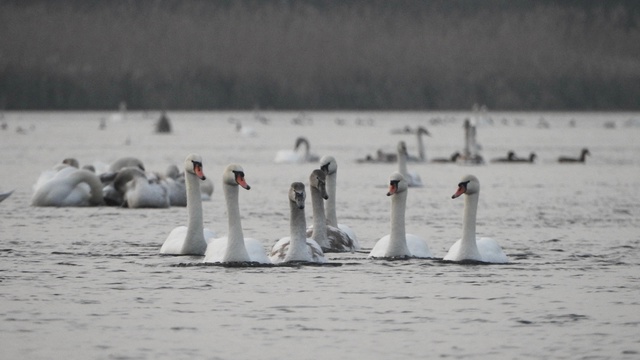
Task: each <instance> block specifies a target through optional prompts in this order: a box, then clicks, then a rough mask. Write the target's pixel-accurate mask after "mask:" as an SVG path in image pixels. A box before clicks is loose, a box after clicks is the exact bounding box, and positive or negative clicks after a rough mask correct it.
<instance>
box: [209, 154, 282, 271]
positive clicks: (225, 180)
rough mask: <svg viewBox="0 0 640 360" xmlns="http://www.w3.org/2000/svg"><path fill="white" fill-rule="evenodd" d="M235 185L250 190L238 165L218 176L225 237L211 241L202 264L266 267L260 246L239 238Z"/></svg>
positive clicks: (242, 237)
mask: <svg viewBox="0 0 640 360" xmlns="http://www.w3.org/2000/svg"><path fill="white" fill-rule="evenodd" d="M238 185H239V186H241V187H242V188H244V189H246V190H249V189H251V187H250V186H249V184H247V182H246V181H245V179H244V170H243V169H242V167H241V166H240V165H236V164H230V165H229V166H227V168H226V169H225V170H224V172H223V174H222V191H223V192H224V198H225V201H226V204H227V217H228V230H229V232H228V234H227V236H225V237H221V238H217V239H213V240H212V241H211V242H210V243H209V246H207V251H206V253H205V257H204V262H205V263H215V262H220V263H235V262H258V263H263V264H270V263H271V260H269V258H268V257H267V254H266V252H265V249H264V247H263V246H262V243H261V242H260V241H258V240H256V239H251V238H245V237H244V235H243V234H242V223H241V221H240V207H239V204H238Z"/></svg>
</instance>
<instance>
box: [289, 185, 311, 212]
mask: <svg viewBox="0 0 640 360" xmlns="http://www.w3.org/2000/svg"><path fill="white" fill-rule="evenodd" d="M306 197H307V195H306V194H305V191H304V184H303V183H301V182H294V183H292V184H291V187H290V188H289V201H291V202H292V203H295V204H296V206H297V207H298V209H304V200H305V199H306Z"/></svg>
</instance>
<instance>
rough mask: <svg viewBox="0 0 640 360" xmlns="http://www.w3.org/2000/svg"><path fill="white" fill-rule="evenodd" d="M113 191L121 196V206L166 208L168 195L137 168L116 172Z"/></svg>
mask: <svg viewBox="0 0 640 360" xmlns="http://www.w3.org/2000/svg"><path fill="white" fill-rule="evenodd" d="M113 187H114V189H115V190H116V191H117V192H118V193H119V194H121V195H122V201H123V202H122V206H126V207H129V208H132V209H136V208H168V207H169V205H170V202H169V193H168V191H167V189H166V188H164V187H163V186H162V185H160V184H159V183H158V182H157V181H156V180H152V179H149V178H147V175H146V174H145V173H144V172H143V171H142V170H140V169H139V168H137V167H129V168H124V169H122V170H120V171H118V175H116V177H115V179H113Z"/></svg>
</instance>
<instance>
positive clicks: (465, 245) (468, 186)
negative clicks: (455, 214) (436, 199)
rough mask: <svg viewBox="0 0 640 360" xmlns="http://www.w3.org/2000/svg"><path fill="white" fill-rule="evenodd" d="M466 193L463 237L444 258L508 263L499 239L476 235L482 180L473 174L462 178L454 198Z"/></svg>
mask: <svg viewBox="0 0 640 360" xmlns="http://www.w3.org/2000/svg"><path fill="white" fill-rule="evenodd" d="M462 194H465V198H464V217H463V220H462V239H460V240H458V241H457V242H456V243H454V244H453V245H452V246H451V248H450V249H449V252H448V253H447V255H446V256H445V257H444V259H443V260H449V261H462V260H475V261H482V262H487V263H507V262H509V259H508V258H507V255H505V253H504V252H503V251H502V248H501V247H500V245H499V244H498V242H497V241H495V240H493V239H491V238H487V237H477V236H476V214H477V210H478V198H479V196H480V182H479V181H478V178H476V177H475V176H473V175H467V176H465V177H463V178H462V180H460V183H459V184H458V190H457V191H456V193H455V194H453V196H451V198H452V199H455V198H457V197H458V196H460V195H462Z"/></svg>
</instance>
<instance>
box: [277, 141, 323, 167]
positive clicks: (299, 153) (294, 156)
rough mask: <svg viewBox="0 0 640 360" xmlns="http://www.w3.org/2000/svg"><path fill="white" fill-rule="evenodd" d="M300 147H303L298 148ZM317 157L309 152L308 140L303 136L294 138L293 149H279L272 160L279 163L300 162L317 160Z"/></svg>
mask: <svg viewBox="0 0 640 360" xmlns="http://www.w3.org/2000/svg"><path fill="white" fill-rule="evenodd" d="M301 147H304V149H303V150H300V148H301ZM318 159H319V158H318V156H317V155H315V154H312V153H311V152H310V146H309V140H307V138H305V137H299V138H297V139H296V144H295V146H294V148H293V150H279V151H278V152H277V153H276V157H275V158H274V159H273V161H274V162H276V163H279V164H301V163H307V162H317V161H318Z"/></svg>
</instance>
